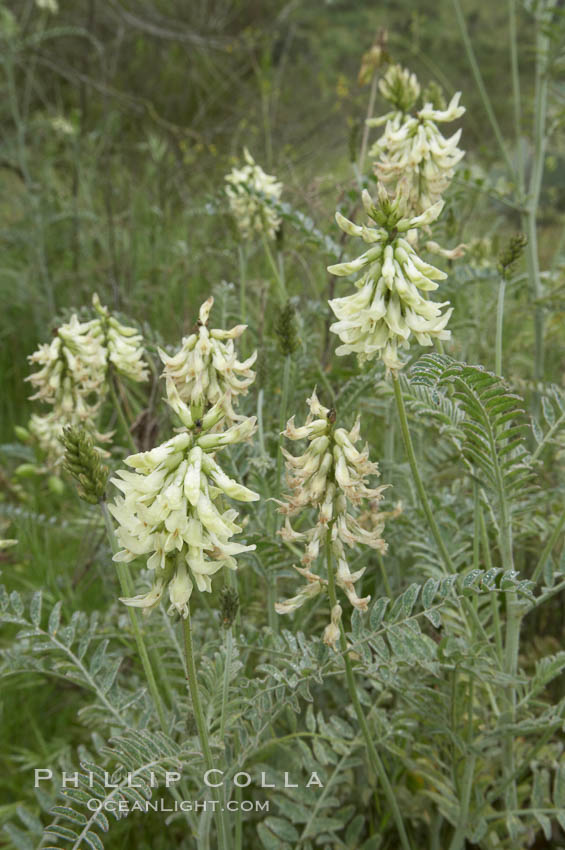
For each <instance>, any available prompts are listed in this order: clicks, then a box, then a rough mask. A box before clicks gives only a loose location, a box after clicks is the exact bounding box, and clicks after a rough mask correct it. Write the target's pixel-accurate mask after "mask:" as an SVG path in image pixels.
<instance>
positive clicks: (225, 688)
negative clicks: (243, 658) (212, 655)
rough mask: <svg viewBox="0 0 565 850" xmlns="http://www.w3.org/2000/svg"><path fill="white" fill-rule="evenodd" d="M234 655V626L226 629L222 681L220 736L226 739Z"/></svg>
mask: <svg viewBox="0 0 565 850" xmlns="http://www.w3.org/2000/svg"><path fill="white" fill-rule="evenodd" d="M232 655H233V633H232V627H231V626H230V627H229V628H227V629H226V660H225V667H224V680H223V683H222V710H221V714H220V738H221V739H222V741H223V740H224V737H225V734H226V715H227V711H228V694H229V690H230V670H231V662H232Z"/></svg>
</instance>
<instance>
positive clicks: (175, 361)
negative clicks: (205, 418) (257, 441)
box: [159, 297, 257, 422]
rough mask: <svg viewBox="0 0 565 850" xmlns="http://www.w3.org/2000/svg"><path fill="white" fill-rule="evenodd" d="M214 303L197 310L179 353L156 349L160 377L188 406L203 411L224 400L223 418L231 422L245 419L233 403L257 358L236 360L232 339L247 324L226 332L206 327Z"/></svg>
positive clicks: (252, 375) (252, 377)
mask: <svg viewBox="0 0 565 850" xmlns="http://www.w3.org/2000/svg"><path fill="white" fill-rule="evenodd" d="M213 304H214V299H213V298H212V297H210V298H208V300H207V301H205V302H204V303H203V304H202V306H201V307H200V313H199V318H198V323H197V326H196V328H195V330H194V332H193V333H191V334H190V335H189V336H187V337H185V338H184V339H183V341H182V345H181V348H180V350H179V351H178V352H177V353H176V354H174V355H173V356H172V357H169V355H168V354H166V353H165V352H164V351H162V350H161V349H159V354H160V356H161V360H162V361H163V363H164V364H165V368H164V370H163V376H164V377H165V379H166V381H167V383H168V384H173V385H174V387H175V389H176V391H177V393H178V397H179V398H180V399H181V401H183V402H185V403H187V404H188V405H194V406H196V407H198V406H200V407H202V409H203V410H204V409H206V408H207V406H208V405H214V404H216V403H217V402H218V401H219V400H220V399H223V403H224V410H225V414H226V418H227V420H228V421H230V422H235V421H238V420H241V419H244V418H245V417H244V416H239V415H238V414H237V413H236V412H235V411H234V409H233V401H234V400H235V399H236V398H237V396H238V395H242V394H245V393H246V392H247V389H248V387H249V386H250V384H252V383H253V381H254V380H255V372H253V371H251V366H253V364H254V363H255V360H256V359H257V352H256V351H255V352H254V353H253V354H252V355H251V356H250V357H248V358H247V360H244V361H239V360H238V359H237V353H236V350H235V343H234V340H235V339H237V338H238V337H240V336H241V334H242V333H243V332H244V331H245V329H246V327H247V325H236V327H234V328H232V329H231V330H229V331H224V330H220V329H218V328H213V329H210V328H208V317H209V315H210V310H211V309H212V305H213Z"/></svg>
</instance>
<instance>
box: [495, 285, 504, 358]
mask: <svg viewBox="0 0 565 850" xmlns="http://www.w3.org/2000/svg"><path fill="white" fill-rule="evenodd" d="M505 292H506V280H505V278H504V277H503V276H502V275H501V276H500V280H499V283H498V303H497V306H496V340H495V345H494V371H495V372H496V374H497V375H502V335H503V334H502V332H503V327H504V295H505Z"/></svg>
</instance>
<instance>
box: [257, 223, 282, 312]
mask: <svg viewBox="0 0 565 850" xmlns="http://www.w3.org/2000/svg"><path fill="white" fill-rule="evenodd" d="M261 239H262V241H263V248H264V250H265V254H266V256H267V260H268V261H269V265H270V267H271V269H272V271H273V274H274V276H275V281H276V283H277V288H278V291H279V298H280V301H281V304H286V302H287V301H288V293H287V291H286V286H285V282H284V279H283V276H282V274H281V271H280V268H279V267H278V265H277V263H276V262H275V258H274V257H273V252H272V251H271V249H270V248H269V242H268V240H267V237H266V236H265V234H264V233H261Z"/></svg>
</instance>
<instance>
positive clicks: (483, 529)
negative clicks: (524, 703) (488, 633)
mask: <svg viewBox="0 0 565 850" xmlns="http://www.w3.org/2000/svg"><path fill="white" fill-rule="evenodd" d="M479 520H480V534H481V542H482V544H483V554H484V559H485V566H486V568H487V570H490V569H492V559H491V557H490V546H489V541H488V534H487V526H486V522H485V516H484V513H483V511H482V508H479ZM490 605H491V611H492V625H493V630H494V642H495V645H496V653H497V655H498V660H499V662H500V664H502V658H503V654H504V648H503V646H502V631H501V628H500V613H499V610H498V595H497V592H496V591H495V590H493V591H492V592H491V594H490Z"/></svg>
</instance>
